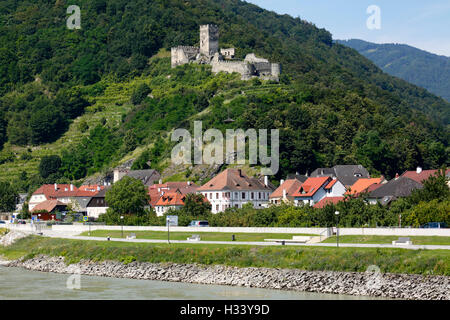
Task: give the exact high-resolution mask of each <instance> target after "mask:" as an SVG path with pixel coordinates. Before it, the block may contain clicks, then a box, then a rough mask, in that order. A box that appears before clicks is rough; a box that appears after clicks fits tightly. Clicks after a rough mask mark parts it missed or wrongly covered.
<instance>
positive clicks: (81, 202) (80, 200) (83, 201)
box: [75, 197, 92, 209]
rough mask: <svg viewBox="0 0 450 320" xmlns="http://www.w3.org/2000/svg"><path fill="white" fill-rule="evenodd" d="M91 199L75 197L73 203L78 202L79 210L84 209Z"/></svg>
mask: <svg viewBox="0 0 450 320" xmlns="http://www.w3.org/2000/svg"><path fill="white" fill-rule="evenodd" d="M91 199H92V197H76V198H75V201H76V202H78V204H79V205H80V208H82V209H85V208H86V207H87V205H88V203H89V201H91Z"/></svg>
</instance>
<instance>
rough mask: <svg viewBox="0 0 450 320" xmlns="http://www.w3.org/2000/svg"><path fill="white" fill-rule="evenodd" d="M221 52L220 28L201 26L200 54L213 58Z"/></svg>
mask: <svg viewBox="0 0 450 320" xmlns="http://www.w3.org/2000/svg"><path fill="white" fill-rule="evenodd" d="M216 52H219V27H218V26H216V25H215V24H206V25H201V26H200V53H201V54H203V55H205V56H207V57H212V56H213V55H214V54H215V53H216Z"/></svg>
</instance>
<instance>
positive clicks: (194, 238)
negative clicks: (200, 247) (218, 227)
mask: <svg viewBox="0 0 450 320" xmlns="http://www.w3.org/2000/svg"><path fill="white" fill-rule="evenodd" d="M186 240H187V241H200V236H199V235H198V234H193V235H192V236H190V237H189V238H187V239H186Z"/></svg>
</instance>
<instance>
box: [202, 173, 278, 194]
mask: <svg viewBox="0 0 450 320" xmlns="http://www.w3.org/2000/svg"><path fill="white" fill-rule="evenodd" d="M220 190H231V191H244V190H257V191H258V190H268V191H271V189H270V188H269V187H268V186H266V185H265V184H264V183H262V182H261V181H259V180H258V179H256V178H250V177H248V176H247V175H246V174H245V173H244V171H242V170H241V169H231V168H228V169H226V170H224V171H222V172H221V173H219V174H218V175H216V176H215V177H214V178H212V179H211V180H209V181H208V182H207V183H205V184H204V185H202V186H201V187H200V188H198V190H197V191H220Z"/></svg>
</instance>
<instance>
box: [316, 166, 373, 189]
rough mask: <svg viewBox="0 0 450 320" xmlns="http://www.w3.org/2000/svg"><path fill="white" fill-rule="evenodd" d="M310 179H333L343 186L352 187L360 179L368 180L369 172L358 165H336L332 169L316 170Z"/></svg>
mask: <svg viewBox="0 0 450 320" xmlns="http://www.w3.org/2000/svg"><path fill="white" fill-rule="evenodd" d="M311 177H335V178H337V179H338V180H339V181H341V182H342V184H344V185H345V186H351V185H353V184H354V183H355V182H356V181H357V180H359V179H360V178H370V174H369V171H367V169H366V168H364V167H363V166H362V165H360V164H349V165H336V166H334V167H333V168H318V169H316V170H314V171H313V172H312V173H311Z"/></svg>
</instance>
